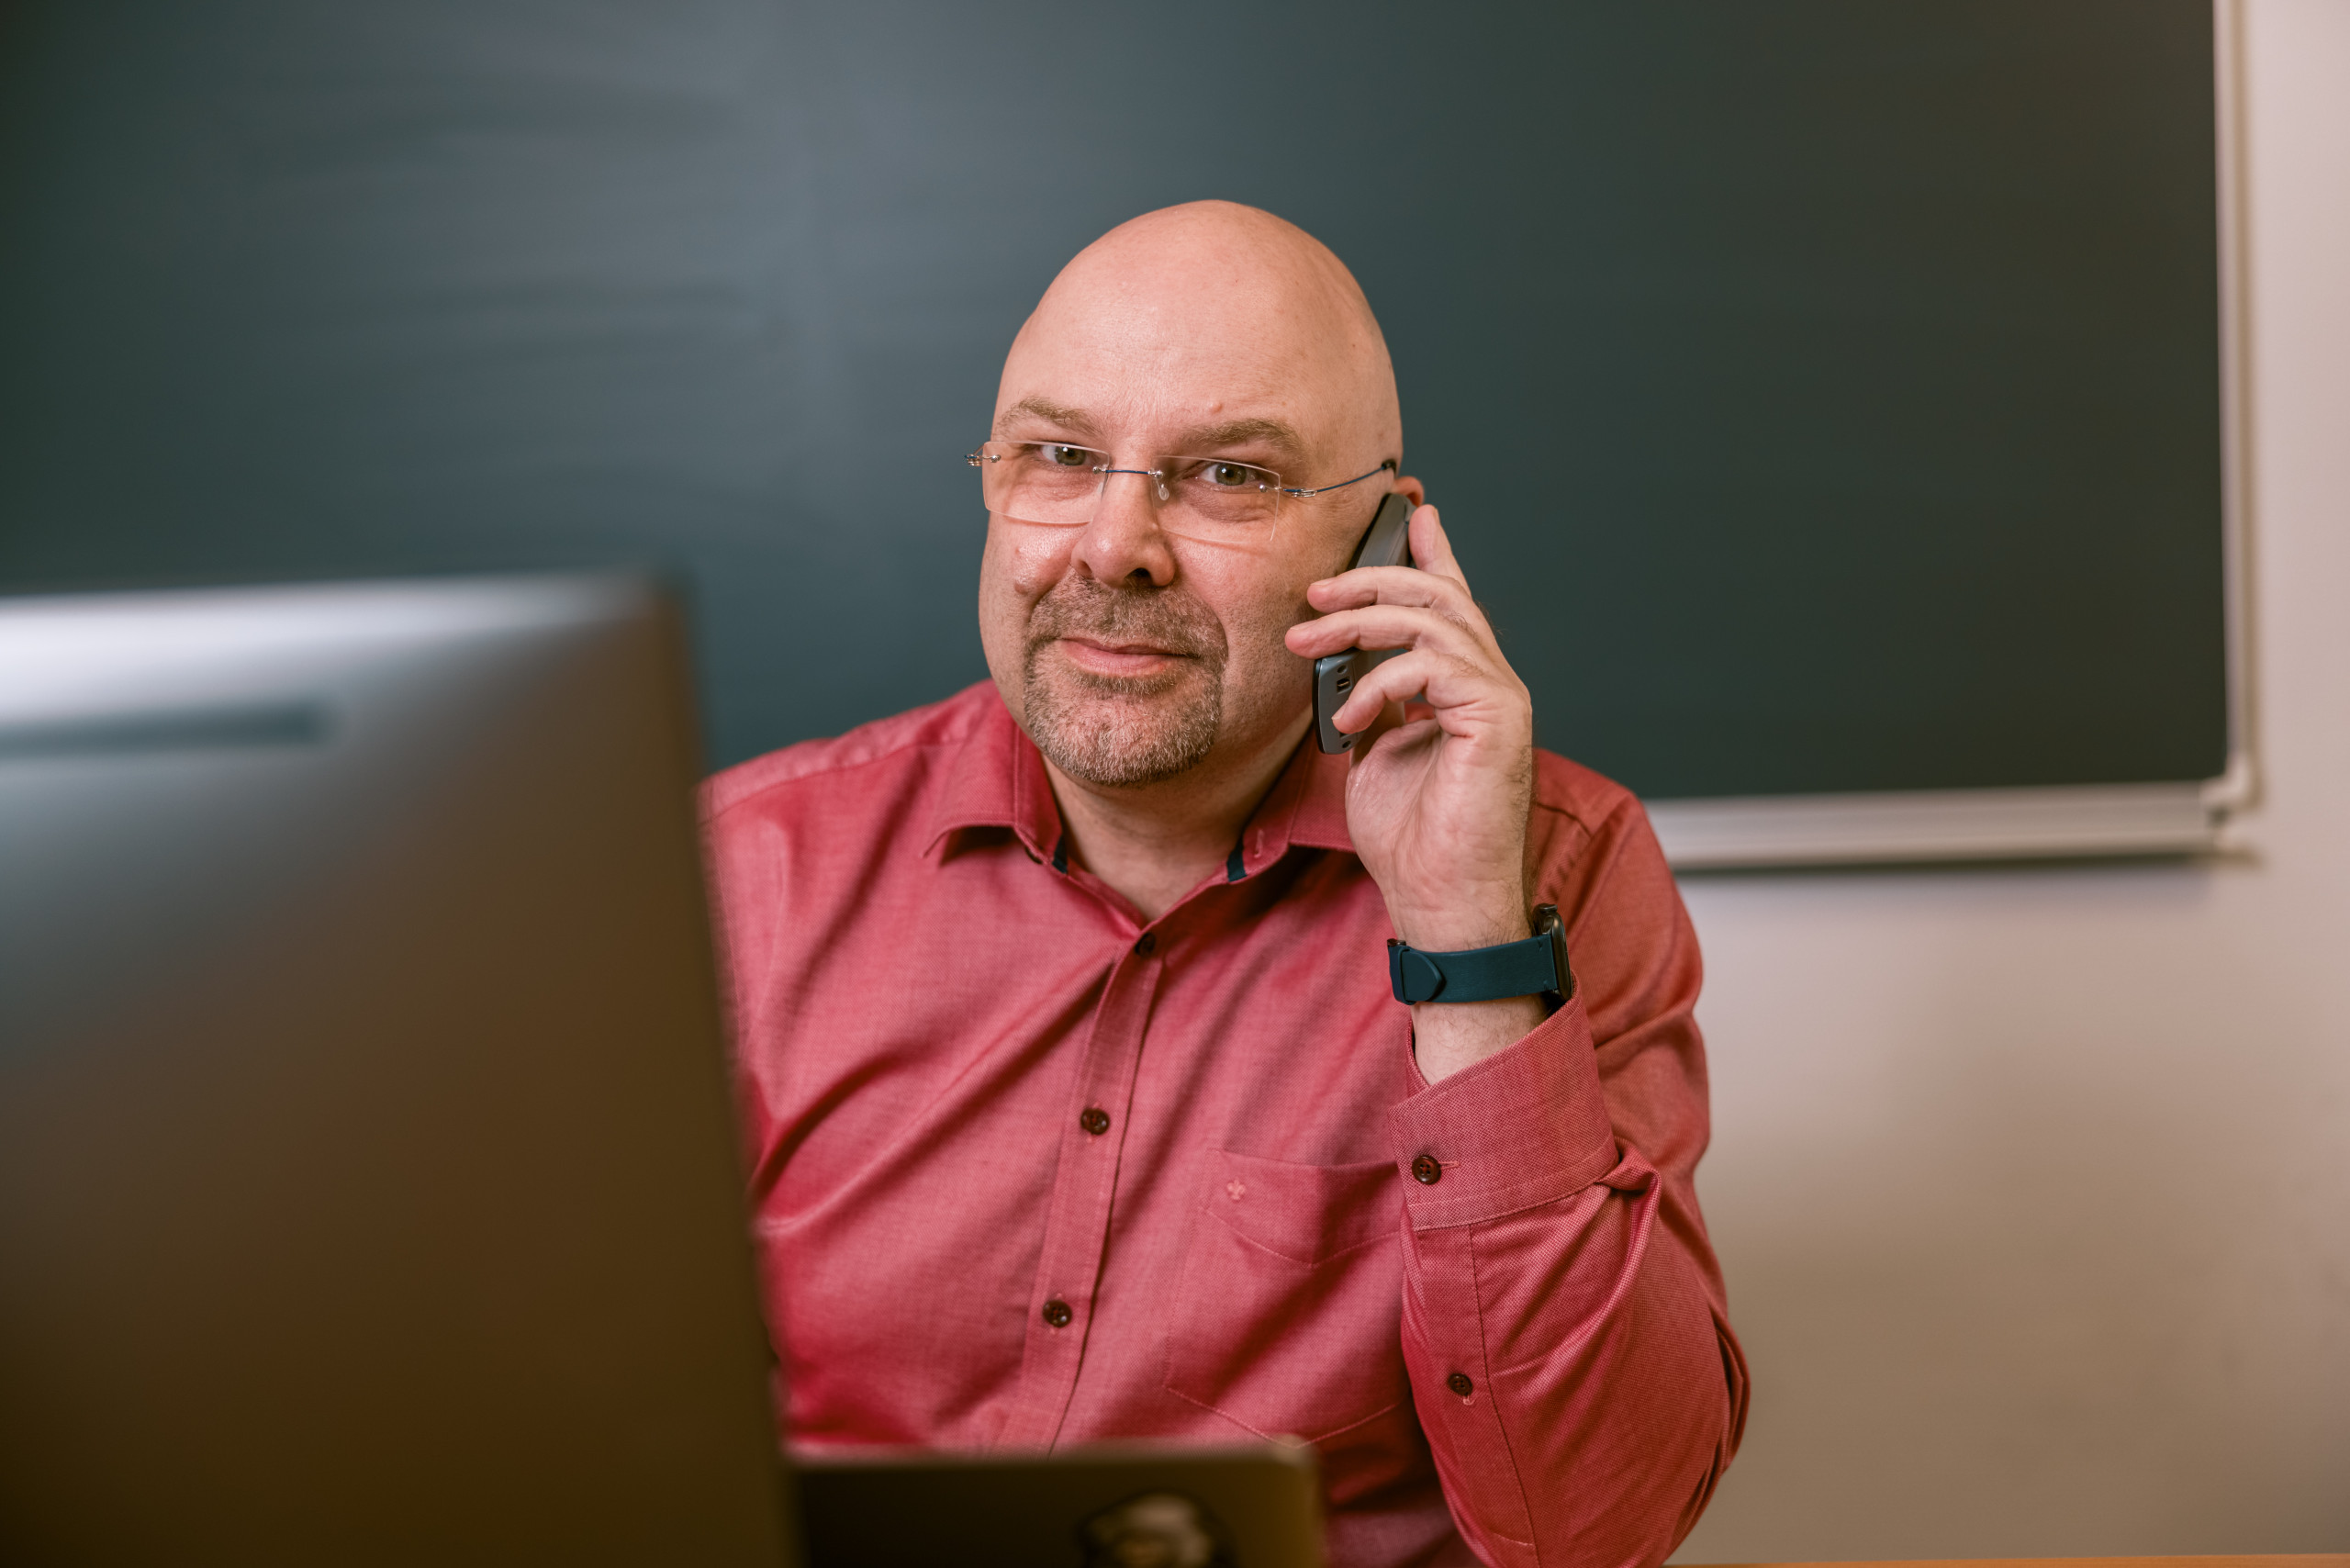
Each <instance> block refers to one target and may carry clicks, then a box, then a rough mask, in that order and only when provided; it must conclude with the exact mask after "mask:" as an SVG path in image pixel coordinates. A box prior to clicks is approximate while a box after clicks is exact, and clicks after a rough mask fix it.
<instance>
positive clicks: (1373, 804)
mask: <svg viewBox="0 0 2350 1568" xmlns="http://www.w3.org/2000/svg"><path fill="white" fill-rule="evenodd" d="M1411 542H1412V559H1413V560H1414V561H1415V562H1416V564H1417V566H1418V568H1419V569H1418V570H1416V571H1415V570H1413V569H1412V568H1411V567H1408V566H1363V567H1358V568H1357V569H1355V570H1354V571H1350V572H1344V573H1341V574H1340V575H1338V576H1337V577H1326V578H1324V579H1323V580H1322V581H1320V582H1317V583H1315V584H1314V585H1313V586H1312V587H1311V588H1307V589H1306V600H1307V602H1308V603H1310V604H1312V605H1313V606H1314V608H1315V609H1316V610H1321V611H1322V612H1323V614H1322V618H1321V619H1320V620H1318V621H1308V622H1303V623H1301V624H1299V625H1296V626H1292V627H1291V628H1290V630H1289V634H1288V643H1289V648H1290V651H1291V652H1292V653H1293V654H1297V655H1301V656H1303V657H1305V658H1309V659H1313V658H1319V657H1321V656H1322V655H1326V654H1335V653H1339V652H1341V651H1343V650H1345V649H1348V648H1357V647H1360V648H1402V649H1404V650H1406V651H1405V652H1404V653H1401V654H1398V655H1396V656H1394V657H1393V658H1391V659H1389V660H1388V661H1387V662H1386V663H1384V664H1382V665H1381V666H1378V667H1377V668H1376V669H1373V670H1372V671H1371V673H1370V674H1369V675H1367V676H1365V677H1364V678H1362V679H1361V680H1360V682H1358V683H1357V684H1356V686H1355V689H1354V690H1353V691H1352V692H1351V693H1349V694H1348V698H1347V700H1346V702H1345V704H1344V705H1343V706H1341V707H1340V708H1339V710H1338V711H1337V714H1336V715H1335V722H1337V727H1338V728H1339V729H1340V730H1342V731H1345V732H1346V733H1348V734H1354V733H1355V732H1357V731H1360V730H1364V729H1370V730H1371V731H1372V732H1373V734H1372V735H1371V739H1370V740H1369V741H1368V742H1367V743H1365V744H1363V745H1358V746H1357V747H1356V748H1355V759H1354V766H1353V767H1352V768H1351V769H1350V770H1349V772H1348V777H1347V831H1348V836H1350V837H1351V838H1352V839H1353V840H1354V845H1355V853H1356V854H1357V855H1359V856H1360V857H1362V863H1363V866H1364V868H1366V869H1368V870H1369V871H1370V872H1371V879H1372V880H1374V881H1376V882H1377V883H1378V884H1379V890H1380V892H1381V893H1382V894H1383V895H1384V896H1385V898H1386V900H1387V914H1388V919H1389V920H1390V921H1391V922H1393V924H1394V927H1395V935H1398V936H1400V937H1402V938H1403V939H1404V941H1406V942H1408V943H1410V944H1411V945H1412V946H1415V947H1420V948H1425V949H1427V950H1428V951H1430V952H1449V951H1455V950H1458V949H1460V948H1464V947H1484V946H1493V945H1494V944H1495V943H1500V942H1517V941H1522V940H1524V939H1525V938H1526V937H1527V936H1528V935H1531V927H1530V925H1529V924H1528V916H1527V891H1526V885H1525V875H1526V871H1525V868H1526V819H1527V807H1528V804H1529V803H1530V801H1531V800H1532V797H1533V790H1534V707H1533V703H1532V701H1531V700H1530V699H1529V698H1528V697H1527V690H1526V685H1525V683H1524V682H1523V681H1521V680H1519V679H1518V678H1517V673H1516V671H1515V670H1513V669H1511V668H1510V667H1509V661H1508V660H1506V659H1505V658H1503V657H1502V652H1501V647H1500V645H1499V644H1497V643H1496V642H1495V641H1494V629H1493V627H1492V625H1491V624H1490V623H1488V622H1487V621H1486V620H1485V614H1484V611H1483V610H1480V609H1479V608H1478V607H1477V602H1476V600H1475V599H1472V598H1471V597H1470V594H1469V584H1468V582H1467V580H1466V579H1465V578H1463V577H1461V575H1460V564H1459V563H1458V562H1456V561H1455V560H1454V559H1453V557H1452V546H1451V543H1450V542H1449V540H1447V539H1446V538H1445V534H1444V528H1443V525H1442V524H1441V523H1440V522H1439V521H1438V519H1437V511H1436V509H1435V508H1434V507H1427V506H1424V507H1422V508H1420V509H1419V510H1417V511H1416V512H1414V513H1413V514H1412V521H1411ZM1414 699H1418V700H1417V701H1416V702H1414V706H1413V711H1412V712H1411V713H1409V714H1405V713H1404V710H1403V705H1404V703H1405V702H1406V701H1410V700H1414ZM1413 1011H1414V1019H1413V1025H1414V1033H1415V1037H1416V1042H1417V1044H1416V1050H1417V1053H1418V1057H1419V1063H1420V1070H1421V1072H1422V1074H1423V1075H1425V1076H1426V1077H1427V1079H1429V1080H1430V1081H1435V1080H1438V1079H1440V1078H1443V1077H1446V1076H1447V1075H1449V1074H1450V1073H1453V1072H1457V1071H1459V1070H1460V1069H1461V1068H1463V1067H1467V1066H1469V1065H1470V1064H1471V1063H1472V1062H1474V1061H1477V1060H1480V1059H1482V1058H1484V1057H1487V1056H1490V1055H1492V1054H1493V1053H1494V1051H1497V1050H1499V1049H1501V1048H1502V1047H1505V1046H1506V1045H1508V1044H1510V1043H1511V1042H1512V1041H1514V1040H1516V1039H1517V1038H1519V1037H1520V1036H1524V1035H1525V1034H1526V1033H1527V1031H1528V1030H1530V1029H1532V1028H1533V1027H1534V1026H1535V1025H1537V1024H1539V1022H1540V1021H1541V1019H1542V1004H1541V1002H1540V999H1539V998H1537V997H1513V998H1510V999H1507V1000H1505V1001H1500V1002H1450V1003H1447V1002H1422V1003H1420V1004H1419V1005H1418V1006H1417V1007H1416V1008H1415V1009H1414V1010H1413Z"/></svg>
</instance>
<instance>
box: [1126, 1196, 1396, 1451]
mask: <svg viewBox="0 0 2350 1568" xmlns="http://www.w3.org/2000/svg"><path fill="white" fill-rule="evenodd" d="M1203 1189H1204V1191H1203V1194H1202V1201H1201V1204H1200V1206H1199V1208H1198V1209H1197V1210H1196V1211H1195V1212H1194V1213H1193V1215H1192V1227H1191V1238H1190V1240H1189V1241H1188V1243H1187V1244H1186V1247H1185V1250H1184V1257H1183V1273H1182V1277H1181V1280H1180V1281H1179V1282H1178V1285H1177V1299H1176V1302H1175V1304H1174V1308H1173V1312H1172V1316H1171V1319H1170V1323H1169V1329H1168V1337H1167V1387H1168V1389H1169V1392H1170V1393H1173V1394H1178V1395H1180V1396H1181V1397H1182V1398H1184V1399H1188V1400H1190V1401H1191V1402H1192V1403H1193V1404H1195V1405H1202V1406H1206V1407H1207V1408H1209V1409H1211V1410H1214V1411H1215V1412H1216V1413H1218V1414H1219V1415H1222V1416H1224V1417H1228V1418H1229V1419H1231V1420H1234V1421H1237V1422H1238V1423H1239V1424H1240V1425H1241V1426H1244V1427H1247V1428H1249V1429H1250V1430H1252V1431H1255V1432H1259V1433H1262V1434H1264V1435H1266V1436H1269V1437H1270V1436H1291V1437H1299V1438H1304V1439H1308V1440H1309V1441H1319V1440H1321V1439H1325V1438H1328V1437H1332V1436H1335V1435H1337V1433H1340V1432H1343V1431H1345V1430H1346V1429H1348V1428H1350V1427H1356V1426H1360V1425H1361V1424H1362V1423H1363V1422H1366V1421H1369V1420H1371V1418H1372V1417H1377V1416H1379V1415H1382V1414H1383V1413H1385V1412H1386V1411H1389V1410H1392V1409H1393V1408H1394V1407H1395V1406H1398V1405H1400V1404H1402V1403H1403V1402H1404V1400H1406V1399H1407V1398H1409V1397H1410V1388H1409V1385H1408V1384H1407V1383H1405V1381H1404V1354H1403V1344H1402V1323H1403V1288H1404V1275H1403V1254H1402V1245H1403V1244H1402V1242H1401V1240H1400V1239H1399V1238H1398V1234H1397V1231H1398V1227H1399V1226H1401V1225H1402V1223H1403V1215H1402V1209H1403V1201H1404V1200H1403V1191H1402V1188H1401V1186H1400V1185H1399V1184H1398V1179H1397V1177H1396V1174H1395V1167H1394V1166H1393V1164H1392V1163H1390V1162H1389V1161H1386V1160H1377V1161H1373V1162H1371V1163H1368V1164H1362V1165H1295V1164H1292V1163H1290V1162H1289V1161H1287V1160H1281V1159H1262V1158H1259V1157H1258V1156H1255V1155H1247V1154H1233V1153H1229V1152H1227V1151H1225V1150H1223V1149H1214V1150H1211V1151H1210V1152H1209V1154H1208V1159H1207V1170H1206V1178H1205V1181H1204V1182H1203Z"/></svg>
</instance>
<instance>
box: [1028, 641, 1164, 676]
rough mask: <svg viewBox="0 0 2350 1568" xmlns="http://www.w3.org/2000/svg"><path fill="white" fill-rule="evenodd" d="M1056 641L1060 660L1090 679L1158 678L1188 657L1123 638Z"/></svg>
mask: <svg viewBox="0 0 2350 1568" xmlns="http://www.w3.org/2000/svg"><path fill="white" fill-rule="evenodd" d="M1055 641H1056V642H1057V644H1058V645H1059V647H1060V650H1061V656H1062V657H1064V658H1066V659H1067V660H1069V663H1070V664H1072V665H1075V666H1077V667H1078V668H1079V669H1081V670H1084V671H1086V672H1087V673H1088V674H1091V675H1104V676H1141V675H1157V674H1158V673H1160V672H1161V671H1163V670H1167V669H1169V668H1171V667H1173V666H1174V664H1175V661H1176V660H1178V659H1183V658H1189V657H1191V655H1189V654H1185V653H1182V652H1181V651H1179V650H1177V649H1174V648H1169V647H1168V646H1166V645H1164V644H1158V643H1151V642H1142V641H1135V640H1130V639H1127V638H1124V637H1093V636H1086V635H1083V634H1072V635H1066V636H1062V637H1059V638H1057V639H1055Z"/></svg>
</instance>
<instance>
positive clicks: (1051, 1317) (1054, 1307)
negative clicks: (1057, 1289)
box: [1045, 1297, 1077, 1328]
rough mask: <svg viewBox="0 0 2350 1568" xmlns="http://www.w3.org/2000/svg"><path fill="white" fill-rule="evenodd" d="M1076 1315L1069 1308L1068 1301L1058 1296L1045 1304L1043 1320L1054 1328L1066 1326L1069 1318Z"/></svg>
mask: <svg viewBox="0 0 2350 1568" xmlns="http://www.w3.org/2000/svg"><path fill="white" fill-rule="evenodd" d="M1074 1316H1077V1314H1075V1313H1073V1312H1071V1311H1070V1310H1069V1303H1067V1302H1065V1301H1062V1300H1060V1299H1059V1298H1058V1297H1055V1298H1054V1299H1053V1300H1051V1301H1048V1302H1046V1304H1045V1321H1046V1323H1049V1324H1051V1325H1052V1326H1053V1327H1056V1328H1066V1327H1069V1319H1070V1318H1072V1317H1074Z"/></svg>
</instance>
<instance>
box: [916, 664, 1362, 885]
mask: <svg viewBox="0 0 2350 1568" xmlns="http://www.w3.org/2000/svg"><path fill="white" fill-rule="evenodd" d="M979 706H980V708H981V709H982V711H981V712H980V714H979V719H978V722H975V723H974V724H973V725H972V726H971V729H970V733H969V734H968V735H966V736H965V737H964V740H963V742H962V745H961V746H960V747H959V748H958V749H957V753H956V756H955V758H954V761H953V763H952V764H951V766H950V767H949V769H948V775H947V778H946V785H945V787H944V788H942V789H941V790H939V792H938V798H937V801H936V802H935V804H934V805H933V806H932V808H931V813H930V824H929V831H928V832H927V833H925V834H923V853H924V854H930V853H933V852H934V851H935V850H936V849H937V848H938V846H939V843H940V841H941V840H943V839H944V838H945V837H946V835H947V834H950V833H953V832H954V831H956V830H957V828H967V827H1000V828H1010V829H1011V830H1012V832H1013V834H1014V835H1016V836H1017V837H1018V838H1019V840H1020V842H1021V843H1022V844H1023V845H1024V846H1026V847H1027V850H1028V853H1029V854H1031V855H1033V856H1035V857H1036V858H1037V859H1039V860H1053V859H1055V858H1056V857H1057V852H1058V850H1059V849H1060V847H1061V834H1062V832H1063V829H1062V826H1061V813H1060V808H1059V806H1058V805H1057V804H1056V803H1055V802H1054V801H1053V786H1052V780H1051V779H1050V778H1048V777H1047V776H1046V772H1045V759H1044V756H1043V755H1042V754H1041V753H1039V752H1038V751H1037V750H1036V745H1035V742H1034V741H1031V740H1030V739H1029V738H1028V736H1027V734H1026V733H1025V732H1024V731H1023V730H1022V729H1021V728H1020V726H1019V725H1018V724H1017V723H1014V722H1013V718H1012V713H1011V711H1010V710H1009V709H1007V708H1005V707H1004V705H1003V700H1002V697H1000V696H998V695H997V694H996V693H995V692H994V691H992V690H990V691H989V692H987V693H986V696H985V699H984V700H982V701H981V702H980V704H979ZM1313 741H1314V734H1313V732H1312V731H1311V730H1309V731H1307V732H1306V734H1305V737H1304V739H1303V740H1302V741H1300V742H1299V743H1298V747H1297V750H1296V751H1295V752H1294V753H1293V754H1292V756H1290V759H1289V763H1288V765H1287V766H1286V767H1283V768H1282V769H1281V777H1280V778H1278V779H1276V780H1274V783H1273V787H1272V789H1271V790H1270V792H1268V793H1267V794H1266V796H1265V798H1264V800H1263V801H1260V802H1259V804H1258V807H1257V810H1256V812H1255V813H1254V814H1252V815H1251V816H1250V817H1249V819H1248V824H1247V825H1246V826H1245V827H1243V828H1242V829H1241V830H1240V845H1239V855H1238V857H1237V859H1238V861H1239V864H1240V866H1241V867H1242V868H1243V870H1244V873H1245V874H1248V875H1254V874H1255V873H1256V872H1259V871H1261V870H1263V869H1264V868H1266V867H1268V866H1270V865H1271V864H1272V863H1273V862H1274V861H1276V860H1279V859H1280V858H1281V857H1282V856H1283V855H1285V854H1287V853H1288V852H1289V850H1290V847H1291V846H1292V845H1294V846H1299V847H1302V848H1308V849H1336V850H1341V851H1344V852H1345V853H1347V854H1349V855H1351V854H1352V853H1354V840H1353V839H1351V838H1349V837H1348V835H1347V767H1348V763H1349V761H1350V760H1351V757H1350V756H1349V754H1348V753H1345V752H1340V753H1338V754H1337V756H1326V755H1325V754H1324V753H1323V751H1322V748H1321V747H1319V746H1317V745H1314V744H1313Z"/></svg>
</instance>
